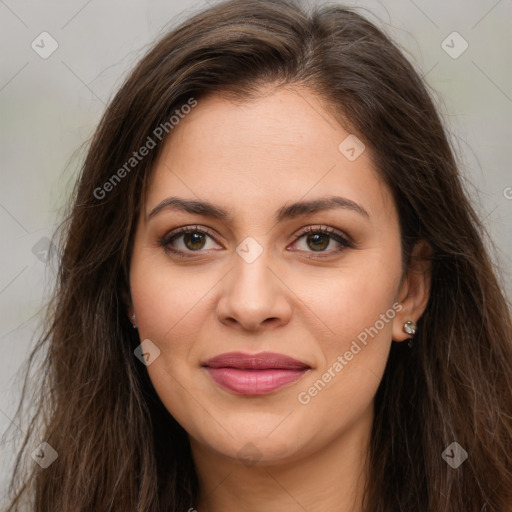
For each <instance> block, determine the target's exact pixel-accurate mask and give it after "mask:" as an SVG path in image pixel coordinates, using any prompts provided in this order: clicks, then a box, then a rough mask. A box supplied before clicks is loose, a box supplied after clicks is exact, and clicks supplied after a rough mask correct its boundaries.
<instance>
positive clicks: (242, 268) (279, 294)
mask: <svg viewBox="0 0 512 512" xmlns="http://www.w3.org/2000/svg"><path fill="white" fill-rule="evenodd" d="M271 266H272V265H271V262H270V261H268V258H267V257H266V255H265V251H264V252H263V254H261V255H260V256H259V257H258V258H257V259H256V260H255V261H253V262H252V263H248V262H247V261H244V259H243V258H241V257H239V256H238V255H236V254H235V255H234V268H233V270H232V271H231V272H228V274H227V275H226V277H225V278H224V279H223V280H222V287H223V288H222V292H221V293H222V295H221V297H220V299H219V301H218V303H217V311H216V312H217V317H218V319H219V321H220V322H222V323H223V324H225V325H229V326H231V327H236V328H238V329H241V330H247V331H256V330H261V329H262V328H276V327H280V326H283V325H285V324H287V323H288V322H289V321H290V318H291V312H292V307H291V303H290V300H289V298H290V294H291V292H290V290H289V289H288V287H287V286H286V284H285V283H284V282H283V281H284V280H283V279H282V277H281V276H279V273H278V272H276V271H275V270H274V269H273V268H271ZM274 267H275V265H274Z"/></svg>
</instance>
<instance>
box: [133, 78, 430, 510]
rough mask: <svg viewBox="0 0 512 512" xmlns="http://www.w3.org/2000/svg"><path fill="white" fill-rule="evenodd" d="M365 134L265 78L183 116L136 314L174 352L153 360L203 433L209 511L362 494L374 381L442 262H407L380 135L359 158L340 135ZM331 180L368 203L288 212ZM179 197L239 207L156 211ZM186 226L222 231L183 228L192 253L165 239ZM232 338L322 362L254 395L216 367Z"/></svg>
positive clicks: (158, 189) (141, 238)
mask: <svg viewBox="0 0 512 512" xmlns="http://www.w3.org/2000/svg"><path fill="white" fill-rule="evenodd" d="M348 135H349V132H347V131H345V130H344V129H343V128H342V127H341V126H340V125H339V124H338V123H337V122H336V121H335V120H334V119H333V118H332V117H331V116H330V114H329V113H328V110H327V108H326V106H325V105H324V104H323V103H322V102H321V100H320V99H319V98H318V97H317V96H316V95H315V94H314V93H313V92H312V91H310V90H308V89H304V88H299V87H294V88H292V87H287V88H280V89H268V90H262V94H261V96H259V97H258V98H257V99H256V100H252V101H250V102H246V103H236V104H235V103H232V102H230V101H228V100H227V99H223V98H222V97H220V96H209V97H207V98H204V99H201V100H200V101H199V102H198V105H197V107H195V108H194V109H193V110H192V112H191V113H190V114H188V115H187V116H186V117H185V119H183V120H181V121H180V123H179V124H178V125H177V126H176V127H175V128H174V130H173V132H172V136H171V137H169V138H168V139H167V141H166V142H165V145H164V147H163V151H162V153H161V155H160V157H159V159H158V161H157V163H156V166H155V168H154V171H153V174H152V179H151V183H150V187H149V190H148V194H147V197H146V198H145V199H146V202H145V205H144V208H143V209H142V210H143V211H142V214H141V216H140V218H139V223H138V226H137V230H136V234H135V242H134V251H133V256H132V261H131V266H130V287H131V300H132V304H131V308H130V310H129V313H130V314H131V313H132V312H133V311H134V312H135V314H136V322H137V325H138V329H139V334H140V338H141V340H145V339H150V340H151V341H152V342H153V343H154V344H155V345H156V346H157V347H158V349H159V350H160V354H159V355H158V357H157V358H156V359H155V360H154V362H152V363H151V364H149V365H148V366H147V371H148V372H149V376H150V378H151V381H152V383H153V385H154V387H155V389H156V391H157V393H158V395H159V397H160V399H161V400H162V402H163V404H164V405H165V407H166V408H167V409H168V411H169V412H170V413H171V414H172V415H173V416H174V417H175V418H176V420H177V421H178V422H179V423H180V424H181V425H182V426H183V427H184V428H185V430H186V431H187V432H188V434H189V437H190V441H191V447H192V452H193V457H194V461H195V464H196V468H197V472H198V476H199V480H200V487H201V496H200V500H199V502H198V503H196V504H194V505H195V508H196V509H197V510H198V511H199V512H205V511H212V512H217V511H222V510H244V511H266V512H273V511H280V512H282V511H290V512H291V511H303V510H308V511H309V512H316V511H325V510H336V511H341V512H344V511H349V510H351V511H358V510H361V497H362V489H363V486H364V483H365V479H366V475H367V465H366V463H365V460H366V459H365V455H366V454H367V451H368V441H369V436H370V432H371V425H372V420H373V400H374V396H375V393H376V391H377V388H378V385H379V383H380V381H381V378H382V375H383V372H384V368H385V364H386V361H387V357H388V354H389V350H390V346H391V343H392V340H394V341H396V342H401V341H404V340H407V339H409V338H410V335H408V334H406V333H405V332H404V331H403V324H404V322H406V321H407V320H413V321H417V320H418V318H419V317H420V316H421V314H422V312H423V310H424V308H425V306H426V302H427V300H428V287H429V269H428V266H427V264H426V262H425V261H424V260H422V259H421V258H420V257H419V254H420V250H419V249H420V247H418V248H417V251H415V253H414V254H415V259H414V260H413V261H412V263H411V267H410V270H409V271H408V272H407V273H403V272H402V266H401V248H400V231H399V223H398V216H397V211H396V208H395V205H394V202H393V199H392V196H391V193H390V191H389V190H388V188H387V187H386V186H385V184H384V183H383V182H382V180H381V179H380V178H379V175H378V173H377V172H376V170H375V168H374V166H373V163H372V160H371V155H370V151H369V150H368V149H366V150H365V151H364V152H363V153H362V154H361V155H360V156H359V157H358V158H357V159H356V160H354V161H349V160H348V159H347V158H346V157H345V156H344V155H343V154H342V153H341V152H340V151H339V150H338V146H339V144H340V142H341V141H343V140H344V139H345V138H346V137H347V136H348ZM329 195H336V196H342V197H345V198H348V199H350V200H352V201H354V202H356V203H358V204H359V205H360V206H362V207H363V208H364V209H365V210H366V211H367V212H368V218H366V217H365V216H364V215H362V214H360V213H358V212H356V211H353V210H350V209H343V208H338V209H332V210H325V211H320V212H316V213H310V214H307V215H304V216H301V217H297V218H294V219H287V220H284V221H282V222H279V223H276V221H275V219H274V215H275V212H276V211H277V210H278V209H279V208H281V207H282V206H283V205H285V204H289V203H291V202H294V201H298V200H311V199H317V198H320V197H324V196H329ZM169 196H179V197H182V198H186V199H192V200H207V201H209V202H212V203H214V204H216V205H218V206H220V207H222V208H224V209H226V210H228V211H230V212H231V213H232V214H233V220H232V221H224V220H219V219H213V218H210V217H206V216H204V215H197V214H192V213H187V212H183V211H179V210H177V209H164V210H161V211H160V212H159V213H157V214H156V215H155V216H154V217H152V218H151V219H150V220H148V219H147V215H148V213H149V212H150V211H151V210H152V209H153V208H155V206H157V205H158V204H159V203H160V202H161V201H162V200H164V199H165V198H167V197H169ZM182 226H198V228H199V229H204V228H208V229H209V231H210V232H211V233H212V236H213V237H214V238H210V237H209V236H208V235H205V236H204V237H203V238H204V240H201V239H200V240H199V243H198V242H197V241H196V240H197V239H196V240H194V241H191V240H187V237H184V236H181V237H178V238H177V239H175V240H174V242H173V246H174V247H175V248H176V249H181V250H182V251H184V252H185V251H188V252H187V254H188V255H190V256H191V257H189V258H187V257H185V258H181V257H179V256H176V255H173V254H172V253H166V252H165V250H164V249H163V248H162V246H161V245H160V244H159V241H160V239H161V238H162V237H164V236H165V235H166V234H167V233H170V232H171V231H174V230H175V229H176V228H179V227H182ZM308 226H314V227H331V228H334V229H335V230H336V232H339V233H341V234H344V235H346V236H348V237H350V239H351V240H352V241H353V242H354V246H353V247H342V250H341V251H336V249H338V248H339V247H341V246H340V244H339V243H338V242H337V241H336V240H335V239H333V238H330V239H329V237H327V239H323V240H320V241H318V240H317V241H315V240H312V239H311V236H310V237H309V242H308V234H306V235H304V236H302V237H301V238H299V239H298V240H297V237H298V236H299V235H301V234H302V230H303V229H304V228H305V227H308ZM310 235H311V234H310ZM249 236H250V237H253V238H254V239H255V240H256V241H257V242H258V244H259V245H260V246H261V248H262V253H261V254H260V255H259V257H258V258H257V259H256V260H255V261H253V262H252V263H248V262H246V261H245V260H244V259H243V258H242V257H240V256H239V254H238V253H237V252H236V248H237V246H238V245H239V244H240V243H241V242H242V241H243V240H244V239H245V238H246V237H249ZM185 242H187V245H185ZM327 243H328V245H327ZM194 244H195V245H194ZM319 247H321V249H320V250H318V248H319ZM194 248H199V252H198V250H196V251H195V252H194V250H193V249H194ZM315 249H317V250H316V251H315ZM321 251H324V252H323V253H322V252H321ZM322 254H328V257H324V258H322V257H321V256H322ZM308 256H309V257H308ZM394 303H399V305H400V311H396V308H395V310H394V313H395V315H394V318H392V319H389V318H388V317H386V318H388V321H387V322H383V323H384V327H383V328H381V329H380V330H379V331H378V334H377V335H374V337H373V338H371V337H369V338H368V342H367V345H366V346H364V345H362V344H361V343H359V345H360V346H361V348H362V349H361V350H360V351H359V352H358V353H357V354H356V355H354V356H353V358H352V359H351V360H350V361H348V364H347V365H346V366H344V367H343V369H342V371H340V372H339V373H336V372H335V376H334V377H332V378H331V380H330V382H328V383H327V384H326V385H325V387H324V388H323V389H322V390H321V391H319V392H318V393H317V394H316V395H315V396H314V397H311V399H310V401H309V402H308V403H307V404H303V403H300V402H299V400H298V394H299V393H300V392H304V391H307V390H308V389H309V388H310V387H311V386H312V384H313V383H315V381H318V379H319V378H321V377H322V375H323V374H324V373H325V372H326V371H327V369H328V368H330V367H331V368H332V366H333V363H334V362H335V361H336V360H337V358H338V356H340V355H341V356H343V355H344V354H345V353H346V352H347V351H348V350H349V349H350V347H351V344H352V342H353V341H354V340H357V336H358V335H359V334H360V333H361V332H362V331H364V329H365V328H369V327H370V326H374V325H375V324H376V321H377V320H379V318H382V317H380V315H382V314H386V311H389V310H390V309H391V310H392V311H393V304H394ZM230 351H242V352H247V353H251V354H254V353H257V352H261V351H272V352H278V353H281V354H285V355H288V356H291V357H294V358H296V359H299V360H301V361H304V362H306V363H307V364H308V365H309V366H310V367H311V370H309V372H308V373H306V374H305V375H304V376H303V377H301V378H300V379H299V380H298V381H297V382H295V383H293V384H291V385H289V386H287V387H285V388H282V389H279V390H277V391H274V392H272V393H270V394H266V395H262V396H257V397H256V396H241V395H237V394H234V393H232V392H230V391H227V390H225V389H223V388H221V387H219V386H218V385H217V384H216V383H215V382H214V381H213V380H212V379H211V377H210V376H209V374H208V373H207V372H206V371H205V369H204V368H202V367H201V363H202V362H203V361H204V360H206V359H208V358H210V357H213V356H215V355H218V354H221V353H225V352H230ZM331 376H332V370H331ZM248 443H252V444H248ZM241 450H242V451H241ZM243 454H245V455H251V454H252V457H253V459H254V460H252V462H249V463H247V462H246V461H245V460H244V459H243Z"/></svg>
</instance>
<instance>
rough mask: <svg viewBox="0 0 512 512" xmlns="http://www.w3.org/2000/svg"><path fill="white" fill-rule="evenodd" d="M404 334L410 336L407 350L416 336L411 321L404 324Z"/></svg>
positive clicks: (413, 324)
mask: <svg viewBox="0 0 512 512" xmlns="http://www.w3.org/2000/svg"><path fill="white" fill-rule="evenodd" d="M404 332H406V333H407V334H410V335H411V339H410V340H409V343H408V345H409V348H412V337H413V336H414V335H415V334H416V323H415V322H413V321H412V320H408V321H407V322H405V324H404Z"/></svg>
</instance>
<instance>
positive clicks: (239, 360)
mask: <svg viewBox="0 0 512 512" xmlns="http://www.w3.org/2000/svg"><path fill="white" fill-rule="evenodd" d="M202 366H207V367H208V368H238V369H241V370H268V369H278V368H280V369H286V370H302V369H307V368H310V366H309V365H308V364H306V363H304V362H302V361H298V360H297V359H294V358H293V357H289V356H285V355H283V354H276V353H274V352H260V353H258V354H244V353H243V352H226V353H225V354H220V355H218V356H215V357H212V358H211V359H208V360H206V361H204V362H203V363H202Z"/></svg>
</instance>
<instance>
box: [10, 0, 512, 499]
mask: <svg viewBox="0 0 512 512" xmlns="http://www.w3.org/2000/svg"><path fill="white" fill-rule="evenodd" d="M210 2H211V3H213V0H210ZM208 3H209V2H208V1H207V0H201V1H194V2H192V1H189V0H182V1H176V0H167V1H164V0H147V1H139V2H136V1H133V0H124V1H121V0H106V1H102V2H100V0H68V1H66V2H64V1H57V0H47V1H45V2H30V1H27V0H0V45H1V48H2V54H1V68H0V132H1V137H0V144H1V153H0V166H1V167H0V179H1V181H0V183H1V185H0V229H1V240H2V242H1V244H0V247H1V248H0V349H1V354H2V355H1V357H0V435H2V433H3V432H4V431H5V430H6V429H7V427H8V426H9V425H10V424H11V420H12V418H13V416H14V412H15V409H16V406H17V401H18V399H19V395H20V390H21V383H22V381H21V380H20V379H21V375H20V374H19V372H20V368H21V365H22V364H23V363H24V362H25V360H26V358H27V356H28V354H29V352H30V349H31V347H32V346H33V344H34V342H35V335H36V333H37V332H39V331H37V329H38V326H40V323H41V314H40V309H41V308H42V306H43V303H44V301H45V299H46V298H47V296H48V289H49V286H50V285H51V283H52V276H53V274H52V271H51V269H49V268H47V265H46V263H45V262H46V260H47V251H48V241H49V240H48V239H49V238H51V235H52V233H53V231H54V230H55V227H56V225H57V223H58V222H59V221H60V219H61V215H62V209H63V206H64V204H65V202H66V199H67V196H68V194H69V192H70V190H71V186H72V184H73V181H74V179H75V177H76V175H77V170H78V168H79V166H80V163H81V159H82V158H83V156H84V152H85V149H86V146H83V144H84V143H85V142H87V141H88V139H89V138H90V137H91V135H92V134H93V131H94V129H95V127H96V125H97V123H98V121H99V119H100V116H101V114H102V112H103V110H104V108H105V105H106V104H107V103H108V102H109V100H110V99H111V98H112V97H113V95H114V93H115V92H116V90H117V89H118V87H119V86H120V85H121V83H122V80H123V79H124V77H125V76H126V74H127V72H128V71H129V70H130V69H131V68H132V67H133V65H134V64H135V63H136V62H137V60H138V59H139V58H140V57H141V56H142V54H143V53H144V52H145V51H146V50H147V48H148V46H149V45H151V42H152V41H153V40H154V39H155V38H156V37H158V36H160V35H162V34H163V32H165V31H166V30H167V29H169V28H171V27H173V26H175V25H177V24H178V23H179V22H181V21H182V20H184V19H185V18H187V17H188V16H189V15H190V14H192V13H194V12H196V11H198V10H200V9H202V8H203V7H205V6H207V5H208ZM315 3H327V2H314V1H313V0H311V1H310V2H309V4H315ZM331 3H337V2H331ZM339 3H343V4H344V5H347V6H357V7H358V8H360V12H361V13H362V14H363V15H365V16H367V17H368V18H369V19H370V20H371V21H373V22H374V23H377V24H378V25H379V26H381V27H382V28H384V30H385V31H387V32H388V34H390V35H391V36H392V37H393V39H394V40H395V41H396V42H397V43H398V44H399V45H400V46H401V47H402V48H403V49H404V50H405V52H406V54H407V55H408V57H409V59H410V60H411V61H412V62H413V64H414V65H415V67H416V69H418V71H419V72H420V73H421V74H422V75H423V76H424V78H425V80H426V81H427V83H428V84H429V86H430V87H431V88H432V89H433V90H434V91H435V93H434V98H435V100H436V102H437V104H438V107H439V109H440V112H441V114H442V116H443V117H444V119H445V123H446V126H447V128H448V130H449V132H450V134H451V137H452V139H453V142H454V144H455V146H456V148H457V151H458V152H459V158H460V163H461V168H462V169H463V172H464V174H465V176H466V177H467V181H468V187H470V193H471V194H472V196H473V198H474V200H475V203H476V207H477V210H478V211H479V213H480V215H481V217H482V218H483V219H484V222H485V225H486V226H487V228H488V230H489V233H490V235H491V238H492V240H493V241H494V243H495V245H496V251H494V250H493V254H494V257H495V259H496V261H497V263H499V265H500V266H501V269H502V270H501V271H502V274H501V276H502V280H503V285H504V288H505V290H506V291H507V293H508V295H509V297H512V259H511V257H510V254H511V251H512V236H511V232H512V229H511V228H512V172H511V170H510V161H511V153H512V144H511V142H510V141H511V140H512V127H511V122H510V120H511V115H512V62H511V60H512V58H511V55H512V52H511V49H512V33H511V30H510V27H511V26H512V23H511V22H512V1H511V0H471V1H468V0H456V1H450V2H446V1H444V0H414V1H413V0H383V1H382V2H378V1H376V0H368V1H360V2H359V1H347V2H339ZM433 207H435V205H433ZM16 429H21V430H20V431H23V425H19V424H17V425H16V426H15V430H16ZM12 452H13V450H12V444H11V443H10V442H9V441H8V439H7V440H6V441H5V442H4V443H3V444H2V445H0V503H1V502H2V496H3V494H4V492H5V486H6V484H7V478H8V476H9V475H10V472H11V467H10V464H11V460H12V456H13V453H12Z"/></svg>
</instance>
